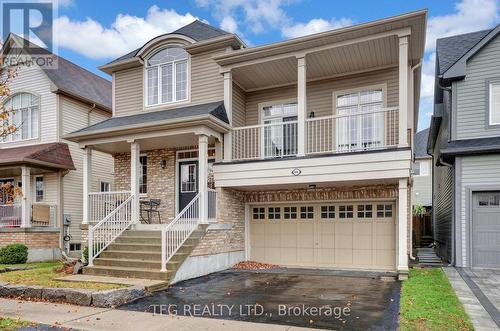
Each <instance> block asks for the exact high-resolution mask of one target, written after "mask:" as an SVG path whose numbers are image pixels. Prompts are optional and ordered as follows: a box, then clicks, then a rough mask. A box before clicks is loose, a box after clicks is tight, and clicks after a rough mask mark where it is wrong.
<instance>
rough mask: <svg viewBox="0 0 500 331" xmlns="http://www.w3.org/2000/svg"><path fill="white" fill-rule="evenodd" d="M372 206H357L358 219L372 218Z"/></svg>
mask: <svg viewBox="0 0 500 331" xmlns="http://www.w3.org/2000/svg"><path fill="white" fill-rule="evenodd" d="M372 217H373V212H372V205H358V218H372Z"/></svg>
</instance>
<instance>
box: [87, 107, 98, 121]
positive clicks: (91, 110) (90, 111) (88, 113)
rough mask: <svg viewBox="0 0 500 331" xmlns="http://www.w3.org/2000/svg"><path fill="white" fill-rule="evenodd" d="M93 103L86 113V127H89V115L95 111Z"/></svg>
mask: <svg viewBox="0 0 500 331" xmlns="http://www.w3.org/2000/svg"><path fill="white" fill-rule="evenodd" d="M95 107H96V106H95V103H93V104H92V107H91V108H90V110H89V111H88V112H87V126H90V114H91V113H92V112H93V111H94V109H95Z"/></svg>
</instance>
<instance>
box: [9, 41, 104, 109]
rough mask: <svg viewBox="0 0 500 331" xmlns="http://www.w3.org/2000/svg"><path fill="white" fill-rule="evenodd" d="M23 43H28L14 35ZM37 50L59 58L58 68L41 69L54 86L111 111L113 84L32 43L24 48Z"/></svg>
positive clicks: (27, 50)
mask: <svg viewBox="0 0 500 331" xmlns="http://www.w3.org/2000/svg"><path fill="white" fill-rule="evenodd" d="M13 37H14V38H17V39H18V40H19V41H20V42H21V43H23V45H24V42H26V40H25V39H23V38H22V37H20V36H17V35H13ZM33 48H37V50H36V51H37V53H44V54H47V55H52V56H54V57H56V58H57V67H56V68H55V69H54V68H45V67H41V68H42V70H43V71H44V72H45V74H46V75H47V77H48V78H49V79H50V80H51V81H52V83H54V85H55V86H56V87H57V88H58V89H60V90H61V91H63V92H66V93H68V94H70V95H74V96H77V97H80V98H83V99H85V100H88V101H90V102H93V103H96V104H98V105H101V106H104V107H106V108H108V109H111V100H112V97H111V90H112V88H111V82H110V81H109V80H107V79H104V78H102V77H100V76H98V75H96V74H94V73H92V72H90V71H88V70H87V69H84V68H82V67H80V66H78V65H76V64H74V63H73V62H70V61H68V60H66V59H65V58H63V57H60V56H58V55H55V54H53V53H51V52H49V51H47V50H46V49H44V48H41V47H39V46H37V45H35V44H33V43H31V42H30V46H29V47H28V48H24V49H25V51H26V52H28V53H29V52H30V49H33Z"/></svg>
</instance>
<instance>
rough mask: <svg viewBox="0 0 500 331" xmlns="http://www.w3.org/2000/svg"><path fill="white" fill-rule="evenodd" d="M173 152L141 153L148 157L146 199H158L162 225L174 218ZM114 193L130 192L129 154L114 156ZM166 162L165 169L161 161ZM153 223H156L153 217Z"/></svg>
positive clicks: (173, 150)
mask: <svg viewBox="0 0 500 331" xmlns="http://www.w3.org/2000/svg"><path fill="white" fill-rule="evenodd" d="M175 152H176V149H157V150H152V151H147V152H143V153H144V154H146V155H147V157H148V164H147V176H148V180H147V182H148V193H147V194H146V195H144V197H145V198H148V199H160V200H161V204H160V206H159V208H158V210H159V211H160V215H161V218H162V223H167V222H168V221H170V220H172V219H173V218H174V217H175ZM114 158H115V177H114V185H115V187H114V189H113V190H115V191H126V190H130V153H121V154H115V155H114ZM162 160H165V161H166V162H167V164H166V167H165V169H162V168H161V161H162ZM152 217H153V223H158V221H157V219H156V218H155V216H154V215H153V216H152Z"/></svg>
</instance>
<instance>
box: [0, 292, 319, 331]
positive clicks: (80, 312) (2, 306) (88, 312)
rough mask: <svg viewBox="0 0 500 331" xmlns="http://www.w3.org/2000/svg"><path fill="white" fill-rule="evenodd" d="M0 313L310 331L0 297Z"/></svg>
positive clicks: (123, 327)
mask: <svg viewBox="0 0 500 331" xmlns="http://www.w3.org/2000/svg"><path fill="white" fill-rule="evenodd" d="M0 316H2V317H10V318H20V319H21V320H25V321H30V322H38V323H41V324H48V325H55V326H58V327H65V328H73V329H80V330H103V331H109V330H120V331H127V330H133V331H136V330H148V331H155V330H176V331H193V330H214V331H218V330H242V331H245V330H249V331H250V330H266V331H299V330H311V329H305V328H298V327H290V326H286V325H275V324H264V323H249V322H240V321H228V320H219V319H213V318H201V317H183V316H175V317H173V316H167V315H153V314H151V313H142V312H133V311H123V310H115V309H105V308H93V307H80V306H72V305H65V304H54V303H44V302H29V301H20V300H10V299H0Z"/></svg>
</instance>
